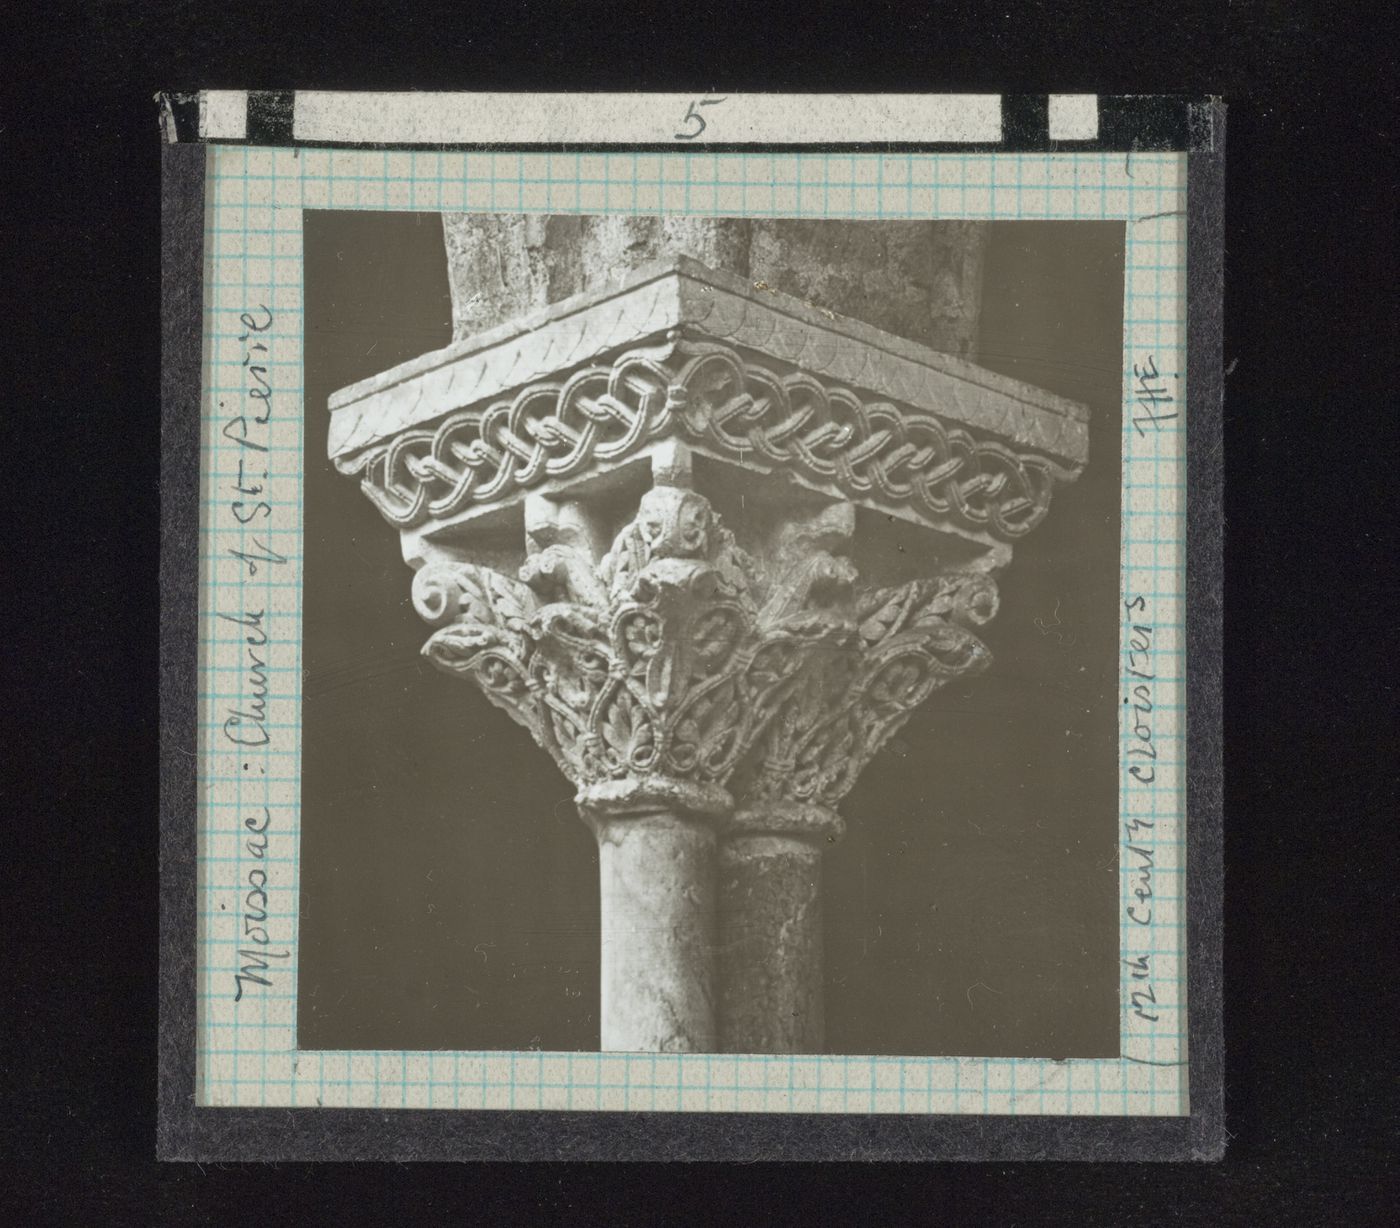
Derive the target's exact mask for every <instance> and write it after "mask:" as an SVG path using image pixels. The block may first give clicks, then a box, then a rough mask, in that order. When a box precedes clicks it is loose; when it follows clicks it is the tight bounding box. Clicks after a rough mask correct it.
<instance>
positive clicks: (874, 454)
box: [350, 341, 1054, 541]
mask: <svg viewBox="0 0 1400 1228" xmlns="http://www.w3.org/2000/svg"><path fill="white" fill-rule="evenodd" d="M667 436H679V437H681V438H682V439H684V440H686V441H687V442H690V443H692V444H694V445H695V446H697V447H700V448H702V449H703V450H705V451H708V452H710V453H712V454H714V455H716V456H719V457H722V458H726V459H731V460H734V461H736V462H739V463H750V464H753V463H757V464H758V465H760V466H762V467H764V468H768V469H772V470H777V471H785V472H788V473H791V474H792V475H793V476H795V477H797V478H799V479H801V480H802V481H804V482H806V483H808V484H809V485H811V486H813V487H815V488H817V489H820V490H823V491H827V492H830V493H832V494H836V495H840V496H841V497H843V498H847V499H852V500H854V501H856V502H874V503H877V504H879V505H881V506H896V507H903V508H907V509H909V510H911V511H913V512H914V513H915V515H917V516H920V517H922V518H927V519H931V520H934V521H939V520H951V521H953V522H955V523H958V524H960V525H964V526H967V527H969V528H972V529H976V530H980V531H982V532H985V533H988V534H990V535H992V536H994V537H996V538H998V539H1002V540H1007V541H1010V540H1014V539H1016V538H1019V537H1021V536H1023V535H1024V534H1026V533H1028V532H1030V531H1031V530H1032V529H1033V528H1035V526H1036V525H1038V524H1039V523H1040V521H1041V520H1042V519H1044V517H1045V514H1046V512H1047V511H1048V510H1049V506H1050V497H1051V492H1052V488H1053V485H1054V474H1053V472H1052V469H1051V466H1050V465H1049V463H1048V462H1047V461H1045V460H1044V459H1042V458H1040V457H1037V456H1034V455H1031V454H1026V453H1018V452H1016V451H1014V450H1012V449H1011V448H1009V447H1007V446H1006V445H1004V444H1002V443H999V442H996V441H994V440H991V439H987V438H983V437H979V436H975V435H973V434H972V433H970V432H969V431H967V430H965V429H963V428H961V427H956V426H953V425H951V424H949V423H947V422H944V421H942V420H941V419H939V418H937V417H935V416H933V415H931V414H925V413H918V412H915V411H913V410H903V409H900V408H899V407H898V406H896V405H894V404H892V403H890V402H887V401H866V400H862V398H861V397H860V396H859V395H858V394H857V393H855V392H854V391H852V390H850V389H848V388H844V387H841V386H839V385H835V384H831V383H828V382H827V381H824V380H821V379H818V378H816V377H815V376H813V375H810V374H807V373H805V372H802V371H788V372H783V371H781V370H779V369H778V365H777V364H772V363H768V362H764V361H761V360H758V359H755V358H752V357H743V356H741V355H740V354H739V352H738V351H736V350H734V349H732V348H730V347H728V346H724V345H720V344H718V343H708V342H706V343H701V342H681V341H673V342H672V343H671V344H669V345H666V346H661V347H655V348H652V349H638V350H631V351H628V352H627V353H624V354H622V355H621V356H619V357H618V358H617V359H616V360H615V361H613V362H612V363H610V364H608V365H593V366H588V367H585V368H584V369H582V370H580V371H578V372H576V373H575V374H573V375H571V376H570V377H569V378H567V379H564V380H557V381H556V380H551V381H544V382H538V383H533V384H529V385H527V386H526V387H524V388H523V389H521V390H520V391H519V392H517V393H516V394H515V395H514V396H513V397H511V398H509V399H505V400H500V401H497V402H494V403H492V404H490V405H488V406H486V407H485V408H476V409H468V410H462V411H459V412H457V413H454V414H451V415H449V416H448V417H447V418H445V419H444V420H443V421H442V422H441V423H440V424H439V425H438V426H437V427H435V428H432V429H415V430H409V431H405V432H403V433H402V434H401V435H399V436H397V437H396V438H395V439H394V440H393V441H392V442H390V443H388V444H387V445H384V446H382V447H378V448H375V449H372V450H370V451H368V452H366V453H364V454H363V455H362V456H360V457H359V458H357V459H356V460H355V461H354V462H353V464H352V466H351V469H350V471H351V472H356V473H358V474H359V475H360V479H361V486H362V488H363V490H364V492H365V494H366V495H368V496H369V498H370V499H372V500H373V501H374V503H375V504H376V506H377V507H378V508H379V510H380V512H381V513H382V514H383V515H384V517H385V518H386V519H387V520H389V521H390V522H391V523H393V524H395V525H398V526H399V527H401V528H407V527H412V526H414V525H417V524H420V523H422V522H423V521H424V520H427V519H430V518H437V517H445V516H451V515H454V514H456V513H457V512H460V511H462V510H463V509H465V508H467V507H469V506H471V505H473V504H489V503H491V502H493V501H496V500H503V499H507V498H510V497H512V496H513V495H516V494H518V493H519V492H521V491H524V490H526V489H529V488H530V487H533V486H537V485H539V484H540V483H542V482H545V481H549V480H554V479H561V478H567V477H571V476H574V475H576V474H580V473H582V472H584V471H586V470H587V469H588V468H589V467H590V466H593V465H598V464H610V463H613V462H617V461H621V460H625V459H626V458H628V457H629V456H632V455H634V454H636V453H637V452H639V451H640V450H641V449H642V448H643V447H645V446H646V445H647V444H648V443H651V442H654V441H655V440H658V439H660V438H663V437H667Z"/></svg>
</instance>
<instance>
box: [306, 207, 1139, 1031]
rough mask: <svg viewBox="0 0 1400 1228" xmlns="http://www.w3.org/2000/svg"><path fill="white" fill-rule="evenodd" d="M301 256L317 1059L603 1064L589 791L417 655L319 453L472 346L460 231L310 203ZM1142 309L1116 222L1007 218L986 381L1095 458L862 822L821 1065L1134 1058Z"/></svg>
mask: <svg viewBox="0 0 1400 1228" xmlns="http://www.w3.org/2000/svg"><path fill="white" fill-rule="evenodd" d="M846 224H848V225H852V226H856V227H858V226H860V223H859V222H853V223H846ZM305 259H306V265H305V285H306V300H305V303H306V385H305V386H306V402H305V409H304V413H305V419H304V421H305V445H306V455H305V473H306V480H305V490H304V495H305V497H304V507H305V528H306V544H305V556H306V559H305V573H304V574H305V589H304V598H303V609H304V618H305V621H304V625H303V666H304V670H305V673H304V689H303V704H302V810H301V824H302V846H301V848H302V863H301V929H300V950H299V959H300V980H299V987H298V994H299V996H298V1007H299V1020H298V1034H297V1036H298V1045H299V1046H300V1047H301V1048H305V1049H453V1048H456V1049H479V1048H503V1049H511V1048H514V1049H522V1048H542V1049H597V1047H598V942H599V935H598V870H597V853H596V849H595V845H594V841H593V837H592V835H591V834H590V833H589V832H588V831H587V829H586V828H585V827H584V826H583V824H582V823H581V822H580V821H579V819H578V817H577V814H576V812H575V808H574V806H573V803H572V800H571V799H572V796H573V787H572V786H571V785H569V784H568V782H567V781H566V780H565V779H564V777H563V776H562V774H561V773H559V772H558V770H557V769H556V768H555V766H554V764H553V761H552V760H550V759H549V757H548V756H547V755H546V754H545V752H544V751H542V750H541V749H539V747H537V746H536V745H535V743H534V742H533V740H532V739H531V738H530V735H529V734H528V733H527V732H526V731H525V730H524V729H522V728H521V727H520V726H519V725H517V724H515V723H514V722H513V721H511V720H510V719H509V718H507V717H506V716H505V714H504V713H502V712H500V711H499V710H498V709H496V708H494V707H493V706H492V705H491V704H490V703H489V702H488V701H487V700H486V699H485V698H483V697H482V695H481V694H480V693H479V692H478V691H477V689H476V688H475V687H473V686H471V685H469V684H464V683H463V681H462V680H461V679H458V678H451V677H448V676H446V675H443V674H442V673H440V672H438V671H437V670H435V669H434V668H433V667H432V666H431V665H429V664H428V662H427V661H425V660H424V659H423V658H422V656H421V655H420V652H419V649H420V648H421V646H422V643H423V641H424V640H425V639H426V638H427V635H428V633H429V630H430V629H429V628H427V627H426V626H425V625H424V624H423V622H422V621H421V619H419V617H418V615H417V614H416V613H415V612H414V610H413V608H412V606H411V604H410V602H409V583H410V580H411V577H412V572H411V570H410V569H409V568H408V566H407V565H406V564H405V563H404V562H403V558H402V555H401V553H400V549H399V541H398V533H397V531H396V530H395V529H394V528H393V527H392V526H390V525H388V524H387V523H385V521H384V520H383V519H382V518H381V517H380V515H379V513H378V511H377V510H376V509H375V507H374V506H373V504H371V503H370V502H369V500H367V499H366V498H365V497H364V495H363V494H361V492H360V489H359V484H358V482H356V481H353V480H351V479H347V478H346V477H344V476H342V475H340V474H339V473H337V472H336V471H335V468H334V466H332V465H331V463H330V462H329V461H328V460H327V458H326V447H325V442H326V430H327V427H328V425H329V411H328V410H327V408H326V401H327V398H328V396H329V395H330V394H331V393H332V392H334V391H335V390H336V389H338V388H341V387H343V386H345V385H346V384H349V383H352V382H354V381H355V380H358V379H362V378H364V377H365V376H368V375H373V374H377V373H378V372H380V371H383V370H385V369H387V368H389V367H391V366H393V365H394V364H395V363H398V362H401V361H403V360H405V359H408V358H413V357H416V356H417V355H419V354H422V353H423V352H425V351H427V350H430V349H436V348H439V347H441V346H443V345H446V344H447V343H448V342H449V341H450V340H451V302H450V298H449V293H448V285H447V262H446V256H445V254H444V251H443V242H442V231H441V224H440V222H439V220H438V218H437V216H436V215H434V214H425V213H351V212H326V211H311V212H308V213H307V214H306V215H305ZM1122 308H1123V224H1122V223H1121V222H1048V223H1046V222H1039V223H1037V222H1004V223H994V224H993V225H992V226H991V227H990V229H989V235H988V247H987V253H986V270H985V277H984V283H983V316H982V325H981V335H980V338H979V352H980V359H979V361H980V362H982V364H983V365H985V366H989V367H992V368H994V369H996V370H999V371H1002V372H1004V373H1006V374H1008V375H1013V376H1016V377H1018V378H1021V379H1025V380H1027V381H1029V382H1031V383H1033V384H1036V385H1038V386H1040V387H1043V388H1047V389H1050V390H1051V391H1054V392H1058V393H1061V394H1063V395H1065V396H1069V397H1072V398H1075V399H1077V400H1081V401H1083V402H1085V403H1087V404H1088V405H1089V406H1090V409H1091V412H1092V415H1093V416H1092V418H1091V427H1090V431H1091V438H1090V452H1091V459H1090V462H1089V466H1088V468H1087V469H1086V471H1085V473H1084V474H1083V476H1082V477H1081V478H1080V479H1079V481H1077V482H1076V483H1074V484H1073V485H1070V486H1066V487H1061V488H1060V489H1059V490H1058V491H1057V492H1056V495H1055V500H1054V503H1053V505H1052V508H1051V514H1050V516H1049V517H1048V518H1047V520H1046V521H1045V523H1044V524H1043V525H1042V526H1041V527H1040V528H1039V529H1037V530H1036V532H1035V533H1033V534H1031V535H1030V536H1029V537H1028V538H1026V539H1024V540H1023V541H1022V542H1020V543H1019V544H1018V545H1017V547H1016V557H1015V560H1014V562H1013V564H1012V566H1011V567H1010V568H1009V569H1008V570H1007V571H1006V572H1005V573H1004V574H1003V577H1002V579H1001V582H1000V586H1001V592H1002V605H1001V610H1000V612H999V613H998V615H997V617H996V619H995V620H994V621H993V622H992V623H991V624H990V625H989V627H988V628H987V629H986V631H985V634H984V638H985V640H986V642H987V644H988V646H989V647H990V649H991V651H992V653H993V656H994V664H993V667H992V669H991V670H990V671H989V672H987V673H986V674H983V675H982V676H981V677H979V678H976V679H974V680H972V681H969V682H967V683H962V684H959V685H955V686H952V687H949V688H947V689H946V690H944V691H941V692H939V693H938V694H937V695H935V696H934V697H933V698H932V699H931V700H929V702H928V703H927V704H925V705H924V706H923V707H922V708H921V709H920V710H918V711H917V712H916V713H915V715H914V717H913V718H912V719H911V720H910V721H909V723H908V724H907V725H905V727H904V728H903V729H902V730H901V731H900V732H899V733H898V734H897V735H896V736H895V737H894V738H893V739H892V740H891V741H890V742H889V743H888V744H887V746H886V747H885V749H884V750H882V751H881V752H880V753H879V754H877V755H876V757H875V758H874V759H873V760H872V761H871V763H870V764H869V765H868V766H867V768H866V769H865V771H864V773H863V774H862V776H861V778H860V780H859V782H858V783H857V785H856V787H855V788H854V789H853V790H852V791H851V793H850V795H849V796H848V797H847V799H846V800H845V802H843V803H842V806H841V810H842V813H843V814H845V815H846V816H847V818H848V821H849V832H848V835H847V837H846V839H845V840H844V841H843V842H842V843H841V844H840V845H838V846H837V847H836V848H834V849H833V850H831V851H830V852H829V853H828V854H827V857H826V871H825V877H826V887H825V895H824V908H825V912H826V938H827V957H826V980H827V984H826V1005H827V1052H830V1053H882V1054H965V1055H990V1056H1018V1057H1033V1056H1038V1057H1103V1056H1112V1055H1116V1054H1117V1053H1118V1045H1119V1029H1120V1023H1119V1007H1118V982H1119V976H1118V973H1119V969H1118V954H1119V933H1118V874H1117V866H1118V856H1117V840H1118V823H1117V815H1118V761H1117V733H1118V724H1117V722H1118V716H1117V711H1116V705H1117V703H1118V700H1119V697H1118V695H1117V692H1116V687H1117V674H1118V626H1119V623H1118V614H1119V596H1118V565H1119V509H1118V503H1119V484H1120V476H1121V470H1120V463H1119V452H1120V446H1121V436H1120V432H1121V409H1120V405H1119V399H1120V389H1121V374H1120V371H1121V364H1122V336H1123V326H1122ZM857 563H858V564H859V559H857Z"/></svg>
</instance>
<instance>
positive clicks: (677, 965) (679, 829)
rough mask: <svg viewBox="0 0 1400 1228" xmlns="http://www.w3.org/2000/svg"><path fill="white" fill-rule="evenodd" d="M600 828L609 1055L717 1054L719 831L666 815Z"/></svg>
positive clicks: (604, 1039)
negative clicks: (617, 1052) (716, 878)
mask: <svg viewBox="0 0 1400 1228" xmlns="http://www.w3.org/2000/svg"><path fill="white" fill-rule="evenodd" d="M593 826H594V830H595V831H596V833H597V836H598V868H599V873H600V879H601V882H600V886H601V895H602V931H603V933H602V1019H601V1034H600V1041H601V1047H602V1048H603V1049H604V1050H621V1051H628V1052H647V1053H708V1052H713V1051H714V1049H715V1018H714V1014H715V1012H714V990H713V986H714V936H715V891H714V874H715V835H714V830H713V827H712V826H710V825H709V824H707V823H705V822H703V821H699V820H695V819H691V818H688V817H685V816H683V815H681V814H678V813H676V812H674V811H667V810H656V811H654V812H650V813H645V814H632V815H627V816H625V817H613V818H604V819H602V820H600V821H595V822H594V825H593Z"/></svg>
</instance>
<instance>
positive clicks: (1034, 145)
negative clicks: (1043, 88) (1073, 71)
mask: <svg viewBox="0 0 1400 1228" xmlns="http://www.w3.org/2000/svg"><path fill="white" fill-rule="evenodd" d="M1000 148H1002V149H1004V150H1006V151H1008V152H1027V151H1039V150H1046V149H1049V148H1050V95H1049V94H1003V95H1002V96H1001V146H1000Z"/></svg>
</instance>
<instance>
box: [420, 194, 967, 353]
mask: <svg viewBox="0 0 1400 1228" xmlns="http://www.w3.org/2000/svg"><path fill="white" fill-rule="evenodd" d="M443 233H444V236H445V239H446V245H447V256H448V266H449V273H450V281H451V290H452V304H453V310H452V318H453V329H452V335H453V337H454V338H456V339H457V340H459V341H460V340H465V339H467V338H470V337H472V336H474V335H476V334H477V333H480V332H483V331H485V330H487V329H490V328H493V327H495V326H496V325H498V324H501V323H503V322H505V321H508V320H511V319H515V318H518V317H519V316H520V315H522V314H523V313H525V312H527V311H531V310H534V309H536V308H539V307H543V306H545V305H547V304H549V303H557V302H559V301H560V300H562V299H565V298H567V297H569V296H570V295H572V294H577V293H579V292H581V291H586V290H595V289H600V288H603V289H606V288H612V287H616V286H618V285H621V284H622V283H623V282H624V281H625V280H626V278H627V277H628V275H629V274H631V273H632V272H633V271H635V270H636V269H639V268H641V267H643V266H644V265H646V264H649V263H651V262H653V261H656V260H659V259H665V258H668V257H673V256H688V257H690V258H692V259H695V260H698V261H700V263H702V264H705V265H708V266H709V267H710V268H714V269H722V270H724V271H727V272H730V273H733V274H736V275H737V276H739V277H742V278H744V279H745V280H746V281H749V282H757V283H760V284H762V285H764V286H767V287H770V288H772V289H773V290H777V291H781V292H783V293H787V294H791V295H792V296H793V297H795V298H797V299H799V300H801V301H803V302H806V303H808V304H809V305H811V306H814V307H816V308H818V309H821V310H826V311H833V312H835V313H836V314H838V315H843V316H849V317H851V318H853V319H857V320H864V321H865V322H866V323H868V324H873V325H874V326H875V327H877V328H880V329H883V330H885V331H886V332H890V333H894V334H895V335H896V336H900V337H907V338H909V339H910V340H911V341H916V342H918V343H920V344H921V345H927V346H930V347H931V348H933V349H935V350H942V351H946V352H947V353H950V354H956V355H959V356H961V357H964V358H971V357H973V356H974V349H975V343H976V335H977V333H976V330H977V318H978V313H979V310H980V307H981V293H982V291H981V286H982V252H983V248H984V246H985V234H986V223H984V222H957V221H954V222H950V221H870V222H863V223H862V224H861V225H859V226H852V225H851V224H850V223H849V222H841V221H829V220H816V221H807V220H799V219H782V218H772V219H757V220H750V219H746V218H710V217H698V216H693V215H690V216H682V215H672V214H667V215H652V216H640V215H633V214H604V215H600V216H584V217H565V216H544V215H539V214H492V213H449V214H444V215H443Z"/></svg>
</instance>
